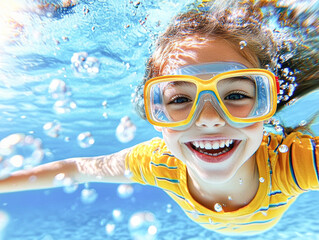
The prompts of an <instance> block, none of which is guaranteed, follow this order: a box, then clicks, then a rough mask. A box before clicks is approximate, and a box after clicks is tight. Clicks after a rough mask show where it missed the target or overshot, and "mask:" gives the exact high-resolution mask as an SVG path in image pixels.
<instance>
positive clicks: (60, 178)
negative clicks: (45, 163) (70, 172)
mask: <svg viewBox="0 0 319 240" xmlns="http://www.w3.org/2000/svg"><path fill="white" fill-rule="evenodd" d="M64 179H65V174H64V173H59V174H57V175H56V176H55V177H54V179H53V184H54V186H56V187H62V186H63V181H64Z"/></svg>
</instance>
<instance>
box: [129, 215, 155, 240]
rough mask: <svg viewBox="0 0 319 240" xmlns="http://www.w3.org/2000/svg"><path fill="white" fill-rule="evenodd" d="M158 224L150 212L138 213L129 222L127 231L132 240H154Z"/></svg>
mask: <svg viewBox="0 0 319 240" xmlns="http://www.w3.org/2000/svg"><path fill="white" fill-rule="evenodd" d="M158 228H159V222H158V221H157V220H156V218H155V216H154V214H152V213H151V212H138V213H135V214H133V215H132V216H131V218H130V220H129V230H130V234H131V237H132V238H133V239H134V240H154V239H155V238H156V236H157V232H158Z"/></svg>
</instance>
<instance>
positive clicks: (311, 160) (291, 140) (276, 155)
mask: <svg viewBox="0 0 319 240" xmlns="http://www.w3.org/2000/svg"><path fill="white" fill-rule="evenodd" d="M318 143H319V138H318V137H312V136H310V135H305V134H302V133H301V132H293V133H291V134H289V135H288V136H286V137H283V136H281V135H276V134H269V135H268V136H265V137H264V139H263V142H262V147H261V149H263V150H265V151H264V154H265V156H266V157H268V160H269V162H270V164H271V169H272V173H273V178H274V182H273V183H274V184H275V185H278V188H279V189H280V190H281V191H283V192H284V193H285V194H288V195H298V194H300V193H302V192H305V191H307V190H312V189H317V188H318V182H319V178H318V176H319V174H318V173H319V169H318V159H319V144H318Z"/></svg>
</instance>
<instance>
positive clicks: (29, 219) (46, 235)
mask: <svg viewBox="0 0 319 240" xmlns="http://www.w3.org/2000/svg"><path fill="white" fill-rule="evenodd" d="M15 2H19V3H20V4H21V5H20V7H19V8H18V9H15V10H12V9H13V8H11V9H9V10H10V11H12V14H13V15H12V16H13V18H15V19H16V22H18V23H20V25H23V29H22V28H19V27H18V25H15V26H16V27H15V29H16V30H17V29H20V30H19V31H18V32H19V34H13V33H12V32H11V33H10V32H8V33H7V35H2V37H1V41H0V44H1V45H2V46H3V47H1V48H0V109H1V112H0V122H1V124H0V139H3V138H5V137H7V136H8V135H10V134H16V133H22V134H25V135H30V136H33V137H34V138H39V139H41V141H42V148H43V151H44V153H45V155H44V158H43V160H42V162H43V163H46V162H51V161H56V160H60V159H66V158H72V157H79V156H97V155H105V154H109V153H113V152H116V151H119V150H121V149H123V148H127V147H130V146H133V145H135V144H138V143H140V142H142V141H145V140H148V139H150V138H152V137H155V136H159V133H158V132H156V131H155V130H154V129H153V127H152V126H151V125H150V124H148V123H147V122H145V121H143V120H140V119H139V118H138V116H137V115H136V113H135V112H134V110H133V108H132V105H131V99H132V96H131V93H133V92H134V88H135V86H136V85H137V83H138V82H139V81H140V80H141V78H142V76H143V72H144V70H145V60H146V58H147V57H148V55H149V53H150V49H151V48H152V45H151V44H152V42H153V40H154V38H155V37H156V35H157V34H158V32H160V31H162V30H163V29H164V28H165V27H166V26H167V23H168V22H169V20H170V18H171V17H172V16H174V15H175V14H176V13H177V12H179V11H180V10H183V9H185V8H186V7H187V4H189V3H192V2H193V1H173V0H166V1H164V0H161V1H141V3H140V4H138V2H137V1H133V2H132V3H130V1H124V0H123V1H117V0H99V1H88V0H87V1H84V0H83V1H78V4H77V5H76V6H74V7H72V8H67V9H62V10H61V9H60V10H58V11H53V10H52V8H50V9H47V10H46V11H44V10H41V11H40V10H37V9H38V8H37V6H36V4H35V2H34V1H15ZM58 2H60V1H51V3H58ZM25 3H28V4H25ZM9 5H10V4H9ZM0 6H1V5H0ZM2 9H4V8H2ZM9 10H6V11H5V12H0V13H1V15H2V16H3V17H4V18H5V17H6V16H7V15H6V14H9V13H10V11H9ZM17 12H18V13H19V14H18V15H15V14H16V13H17ZM143 22H145V23H143ZM11 26H12V24H11ZM1 27H2V29H4V27H7V26H6V25H3V26H1ZM21 29H22V30H21ZM79 52H86V53H87V54H88V56H90V57H94V58H96V59H98V61H99V72H98V73H96V74H94V73H93V74H91V73H88V72H87V71H84V70H79V69H78V70H79V72H77V71H76V69H75V67H74V66H72V62H71V58H72V56H73V54H74V53H79ZM53 79H60V80H63V81H64V82H65V83H66V84H67V86H68V87H69V93H72V94H69V95H68V96H67V99H68V100H69V101H71V102H74V103H75V104H76V108H74V109H70V112H66V113H59V112H58V111H56V110H57V109H54V104H55V103H56V101H57V99H54V98H53V97H52V95H51V94H50V93H49V92H48V90H49V85H50V83H51V82H52V80H53ZM318 100H319V92H318V91H316V92H313V93H311V94H309V95H308V96H306V97H304V98H303V99H301V100H300V101H297V102H296V103H295V104H293V105H291V106H288V107H287V108H286V109H284V110H283V111H282V113H280V114H278V116H277V117H278V118H280V119H281V121H282V122H284V123H286V124H290V125H296V124H299V123H300V122H301V121H302V120H304V119H307V118H309V117H311V115H312V114H313V113H314V112H315V111H318V107H317V106H316V104H314V103H318ZM105 101H106V103H107V104H105ZM65 109H67V108H64V110H65ZM124 116H129V117H130V119H131V121H132V122H133V123H134V124H135V126H136V129H137V130H136V133H135V138H134V139H133V140H132V141H130V142H128V143H123V142H120V141H119V140H118V139H117V138H116V134H115V129H116V127H117V126H118V124H119V123H120V119H121V118H122V117H124ZM54 120H56V121H58V122H59V123H60V124H61V129H60V131H59V136H57V137H52V136H51V137H50V136H48V135H47V132H45V131H44V130H43V126H44V125H45V124H46V123H48V122H52V121H54ZM313 130H314V132H315V133H316V135H318V132H319V124H318V122H317V123H315V124H314V125H313ZM83 132H90V133H91V135H92V137H93V138H94V140H95V142H94V144H92V145H91V146H90V147H86V148H83V147H81V146H80V145H79V143H78V141H77V136H78V135H79V134H80V133H83ZM118 186H119V185H117V184H97V183H90V184H89V188H93V189H95V190H96V192H97V194H98V197H97V199H96V201H95V202H94V203H91V204H85V203H83V201H82V199H81V191H82V190H83V188H84V186H79V187H78V189H77V190H76V191H75V192H72V193H65V191H64V190H63V188H56V189H49V190H37V191H29V192H18V193H7V194H1V195H0V211H1V212H5V213H6V214H7V215H8V216H9V221H8V225H7V226H6V228H5V229H4V230H3V231H2V235H3V240H18V239H19V240H22V239H23V240H66V239H67V240H87V239H90V240H99V239H121V240H122V239H123V240H125V239H131V235H130V232H129V229H128V221H129V219H130V217H131V216H132V215H133V214H134V213H136V212H141V211H149V212H152V213H153V214H154V215H155V217H156V219H157V221H158V222H159V224H160V226H159V227H158V232H157V239H159V240H161V239H169V240H171V239H173V240H175V239H176V240H178V239H181V240H195V239H196V240H197V239H200V240H202V239H205V240H206V239H207V240H212V239H305V240H307V239H309V240H310V239H311V240H313V239H319V227H318V226H319V217H318V216H319V207H318V204H317V202H318V199H319V193H318V192H309V193H305V194H303V195H302V196H300V198H299V199H298V200H297V201H296V202H295V203H294V204H293V206H292V207H291V208H290V209H289V210H288V211H287V212H286V213H285V215H284V216H283V218H282V220H281V221H280V222H279V223H278V224H277V225H276V226H275V227H274V228H273V229H271V230H270V231H268V232H266V233H263V234H261V235H258V236H254V237H251V238H247V237H245V238H234V237H233V238H230V237H225V236H222V235H219V234H217V233H214V232H211V231H207V230H205V229H203V228H201V227H199V226H198V225H196V224H195V223H193V222H192V221H191V220H189V219H188V218H187V217H186V215H185V214H184V213H183V212H182V211H181V209H180V208H179V206H178V205H176V204H175V202H173V201H172V200H171V199H170V198H169V197H168V196H167V195H166V194H165V193H164V192H162V191H161V190H160V189H156V188H152V187H144V186H140V185H137V184H134V185H133V187H134V193H133V195H132V196H131V197H130V198H126V199H123V198H121V196H120V195H119V194H118V191H117V189H118ZM114 209H119V210H121V212H122V215H123V219H122V221H120V222H116V221H115V220H114V219H113V217H112V211H113V210H114ZM0 219H1V218H0ZM0 221H1V220H0ZM2 221H3V220H2ZM0 223H1V222H0ZM107 224H115V229H114V230H113V231H112V232H111V233H112V234H110V233H109V234H107V232H106V231H105V226H106V225H107ZM0 225H1V224H0ZM0 238H1V236H0Z"/></svg>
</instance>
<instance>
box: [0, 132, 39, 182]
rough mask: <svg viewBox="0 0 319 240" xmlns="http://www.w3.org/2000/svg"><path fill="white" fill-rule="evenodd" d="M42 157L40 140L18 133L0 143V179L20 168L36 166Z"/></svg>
mask: <svg viewBox="0 0 319 240" xmlns="http://www.w3.org/2000/svg"><path fill="white" fill-rule="evenodd" d="M43 157H44V151H43V149H42V143H41V140H40V139H38V138H34V137H32V136H30V135H24V134H20V133H16V134H11V135H9V136H7V137H5V138H4V139H2V140H1V141H0V179H1V178H6V177H7V176H8V175H9V174H10V173H11V172H13V171H16V170H18V169H21V168H25V169H26V168H31V167H33V166H36V165H38V164H39V163H40V162H41V161H42V159H43Z"/></svg>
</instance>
